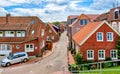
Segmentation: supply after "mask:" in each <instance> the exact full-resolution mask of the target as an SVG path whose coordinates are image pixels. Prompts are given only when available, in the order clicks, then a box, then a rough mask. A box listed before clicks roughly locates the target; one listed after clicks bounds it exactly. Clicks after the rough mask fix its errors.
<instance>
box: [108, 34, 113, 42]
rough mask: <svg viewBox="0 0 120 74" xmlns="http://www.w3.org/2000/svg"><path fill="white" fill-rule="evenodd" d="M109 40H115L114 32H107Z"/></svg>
mask: <svg viewBox="0 0 120 74" xmlns="http://www.w3.org/2000/svg"><path fill="white" fill-rule="evenodd" d="M107 41H113V32H107Z"/></svg>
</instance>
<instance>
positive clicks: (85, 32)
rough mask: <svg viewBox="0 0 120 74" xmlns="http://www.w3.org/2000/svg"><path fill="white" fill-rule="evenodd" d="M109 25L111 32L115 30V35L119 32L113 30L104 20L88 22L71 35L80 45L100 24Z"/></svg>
mask: <svg viewBox="0 0 120 74" xmlns="http://www.w3.org/2000/svg"><path fill="white" fill-rule="evenodd" d="M105 24H106V26H107V27H109V28H110V29H111V30H112V31H113V32H115V33H116V34H117V35H119V33H118V32H117V31H116V30H114V29H113V28H112V27H111V26H110V24H108V23H107V22H106V21H103V22H90V23H88V24H87V25H86V26H85V27H83V28H82V29H81V30H79V31H78V32H77V33H76V34H74V35H73V37H72V38H73V40H74V41H75V42H76V43H77V44H79V45H82V44H83V43H84V42H86V40H87V39H89V38H90V37H91V36H92V35H93V34H94V33H95V32H96V31H97V30H98V29H99V28H101V26H102V25H105Z"/></svg>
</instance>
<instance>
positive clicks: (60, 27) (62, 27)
mask: <svg viewBox="0 0 120 74" xmlns="http://www.w3.org/2000/svg"><path fill="white" fill-rule="evenodd" d="M59 29H60V32H61V33H63V32H64V31H65V30H66V24H65V23H64V22H61V23H60V25H59Z"/></svg>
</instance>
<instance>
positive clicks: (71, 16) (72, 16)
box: [68, 15, 79, 19]
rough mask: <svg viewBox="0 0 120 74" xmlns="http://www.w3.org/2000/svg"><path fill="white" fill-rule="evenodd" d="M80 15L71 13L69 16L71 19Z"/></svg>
mask: <svg viewBox="0 0 120 74" xmlns="http://www.w3.org/2000/svg"><path fill="white" fill-rule="evenodd" d="M78 16H79V15H70V16H68V17H69V19H73V18H77V17H78Z"/></svg>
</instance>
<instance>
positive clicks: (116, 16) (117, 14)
mask: <svg viewBox="0 0 120 74" xmlns="http://www.w3.org/2000/svg"><path fill="white" fill-rule="evenodd" d="M114 16H115V19H118V18H119V10H118V9H115V11H114Z"/></svg>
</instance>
